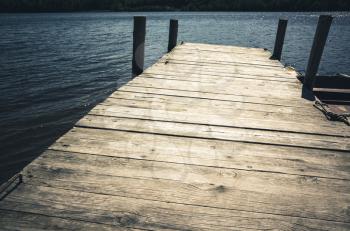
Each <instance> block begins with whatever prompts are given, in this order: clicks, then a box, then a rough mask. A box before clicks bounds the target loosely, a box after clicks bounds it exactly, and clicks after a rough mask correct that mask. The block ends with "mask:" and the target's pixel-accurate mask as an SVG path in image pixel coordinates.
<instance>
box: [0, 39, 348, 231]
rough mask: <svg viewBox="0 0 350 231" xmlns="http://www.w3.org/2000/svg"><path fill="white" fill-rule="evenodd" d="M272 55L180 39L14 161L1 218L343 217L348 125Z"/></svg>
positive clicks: (155, 225)
mask: <svg viewBox="0 0 350 231" xmlns="http://www.w3.org/2000/svg"><path fill="white" fill-rule="evenodd" d="M270 55H271V54H270V53H269V52H268V51H265V50H263V49H257V48H242V47H234V46H218V45H205V44H192V43H185V44H183V45H179V46H177V47H176V48H175V49H174V50H173V51H172V52H171V53H169V54H166V55H165V56H164V57H163V58H161V59H160V60H159V61H158V62H157V63H156V64H154V65H153V66H152V67H150V68H148V69H147V70H145V72H144V73H143V74H142V75H140V76H138V77H136V78H135V79H133V80H132V81H130V82H129V83H128V84H126V85H124V86H123V87H121V88H120V89H119V90H117V91H116V92H114V93H113V94H112V95H111V96H110V97H108V98H107V99H106V100H105V101H104V102H102V103H100V104H99V105H97V106H96V107H95V108H94V109H92V110H91V111H90V113H89V114H88V115H86V116H85V117H84V118H82V119H81V120H80V121H79V122H78V123H77V124H76V125H75V126H74V128H72V129H71V130H70V131H69V132H68V133H67V134H65V135H64V136H62V137H61V138H60V139H59V140H57V142H56V143H54V144H53V145H52V146H51V147H50V148H49V149H48V150H47V151H46V152H44V153H43V154H42V155H41V156H40V157H39V158H37V159H36V160H35V161H34V162H32V163H31V164H30V165H28V166H27V167H26V168H25V169H24V170H23V172H22V174H23V181H24V182H23V183H21V184H19V185H18V186H17V187H16V188H15V189H14V190H13V191H12V192H10V193H9V194H8V195H7V196H6V197H5V198H4V199H3V200H2V201H1V202H0V229H1V230H2V229H4V230H13V229H16V228H17V229H19V230H25V229H43V230H48V229H74V230H79V229H81V230H124V229H125V230H126V229H134V230H139V229H146V230H147V229H150V230H162V229H177V230H349V229H350V153H349V151H350V138H349V137H350V129H349V127H348V126H346V125H344V124H343V123H340V122H330V121H327V120H326V119H325V117H324V116H323V115H322V114H321V112H319V111H318V110H317V109H316V108H314V107H313V106H312V105H313V102H311V101H308V100H305V99H303V98H302V97H301V92H302V86H301V84H300V83H299V81H298V80H297V79H296V76H297V73H296V72H295V71H294V70H291V69H286V68H284V67H283V65H282V64H281V63H280V62H278V61H273V60H270V59H269V57H270Z"/></svg>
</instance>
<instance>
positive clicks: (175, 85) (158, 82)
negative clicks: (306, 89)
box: [127, 78, 301, 98]
mask: <svg viewBox="0 0 350 231" xmlns="http://www.w3.org/2000/svg"><path fill="white" fill-rule="evenodd" d="M226 84H227V87H224V86H225V85H226ZM127 85H128V86H140V87H157V88H161V89H179V90H187V91H201V92H210V93H216V92H222V93H224V94H230V93H231V94H232V93H234V94H237V95H246V96H265V97H271V98H296V97H300V94H301V93H300V91H301V89H300V91H296V90H295V87H294V86H288V85H287V86H282V88H280V89H271V86H268V85H267V83H264V84H261V85H253V84H246V85H243V86H241V87H239V88H237V85H234V84H230V83H229V82H226V81H222V82H213V83H196V82H188V81H181V80H170V79H155V78H147V79H143V78H136V79H134V80H132V81H130V82H129V83H128V84H127Z"/></svg>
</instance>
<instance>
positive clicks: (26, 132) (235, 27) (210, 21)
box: [0, 12, 350, 182]
mask: <svg viewBox="0 0 350 231" xmlns="http://www.w3.org/2000/svg"><path fill="white" fill-rule="evenodd" d="M332 14H333V15H335V16H336V19H335V20H334V23H333V25H332V29H331V32H330V35H329V40H328V43H327V47H326V49H325V53H324V56H323V61H322V63H321V67H320V72H321V73H323V74H334V73H338V72H343V73H348V74H350V70H349V67H350V13H348V12H347V13H344V12H343V13H332ZM134 15H135V13H57V14H56V13H52V14H0V182H1V181H3V180H4V179H6V178H8V177H9V176H11V175H12V174H14V173H16V172H17V171H19V170H20V169H21V168H22V167H24V166H25V165H26V164H27V163H28V162H30V161H31V160H33V159H34V158H35V157H36V156H38V155H39V154H40V153H41V152H42V151H43V150H45V148H46V147H47V146H49V145H50V144H51V143H53V142H54V141H55V139H57V138H58V137H59V136H60V135H62V134H63V133H65V132H66V131H67V130H69V129H70V128H71V127H72V126H73V124H74V123H75V122H76V121H77V120H78V119H79V118H81V117H82V116H83V115H84V114H86V113H87V112H88V111H89V110H90V109H91V108H92V107H93V106H94V105H96V104H97V103H98V102H100V101H101V100H103V99H104V98H105V97H107V96H108V95H109V94H110V93H111V92H113V91H114V90H115V89H117V88H118V87H119V86H121V85H122V84H123V83H125V82H127V81H128V80H129V79H130V76H131V75H130V72H131V50H132V49H131V48H132V43H131V41H132V37H131V36H132V16H134ZM142 15H147V16H148V22H147V23H148V25H147V26H148V28H147V44H146V66H149V65H151V64H152V63H154V62H155V61H156V60H157V59H158V58H159V57H160V56H162V54H163V53H164V52H165V51H166V47H167V36H168V20H169V19H170V18H177V19H179V24H180V28H179V40H182V41H188V42H190V41H191V42H202V43H216V44H232V45H239V46H251V47H266V48H268V49H270V50H271V49H272V48H273V44H274V39H275V33H276V27H277V23H278V18H279V17H281V16H284V17H287V18H288V19H289V25H288V30H287V35H286V43H285V49H284V51H283V62H284V63H287V64H289V65H293V66H295V67H296V68H297V69H298V70H301V71H302V70H304V69H305V66H306V64H307V58H308V53H309V50H310V48H311V44H312V39H313V35H314V31H315V28H316V23H317V19H318V15H319V13H142Z"/></svg>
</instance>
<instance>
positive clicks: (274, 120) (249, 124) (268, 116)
mask: <svg viewBox="0 0 350 231" xmlns="http://www.w3.org/2000/svg"><path fill="white" fill-rule="evenodd" d="M89 114H91V115H100V116H112V117H125V118H134V119H148V120H158V121H173V122H177V123H195V124H203V125H214V126H226V127H236V128H250V129H259V130H271V131H285V132H294V133H295V132H297V133H305V134H318V135H329V136H337V137H349V135H350V131H349V129H347V127H345V126H343V124H341V123H337V122H335V121H333V122H332V121H331V122H329V123H328V121H327V119H325V118H324V119H323V121H321V120H319V121H317V120H316V119H315V120H312V118H310V119H309V120H308V121H303V122H299V120H298V118H297V117H296V116H293V117H289V116H288V115H281V114H277V115H276V114H273V113H268V112H250V111H237V112H236V113H235V114H232V115H227V114H215V113H212V114H209V113H208V114H206V116H203V112H201V111H197V112H196V111H194V110H190V109H188V110H181V109H179V110H178V111H170V110H167V109H166V108H159V109H150V108H137V107H123V106H116V105H114V106H111V105H106V106H105V105H103V104H100V105H98V106H96V107H95V108H94V109H92V110H91V112H90V113H89ZM299 118H300V117H299ZM315 121H317V122H318V123H319V124H318V126H315ZM334 128H337V129H334Z"/></svg>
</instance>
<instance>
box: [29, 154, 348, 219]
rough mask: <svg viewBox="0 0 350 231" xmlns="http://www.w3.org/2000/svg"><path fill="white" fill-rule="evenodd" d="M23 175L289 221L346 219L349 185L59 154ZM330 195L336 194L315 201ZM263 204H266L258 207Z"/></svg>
mask: <svg viewBox="0 0 350 231" xmlns="http://www.w3.org/2000/svg"><path fill="white" fill-rule="evenodd" d="M81 163H84V166H83V167H81ZM116 166H118V168H117V169H116ZM179 172H180V174H179ZM25 175H26V177H28V178H26V177H25V182H29V183H30V184H35V185H45V186H50V187H55V188H56V187H57V188H66V189H72V190H77V191H84V192H93V193H97V194H102V193H104V194H109V195H116V196H122V197H130V198H138V199H145V200H154V199H155V198H157V199H156V200H157V201H163V202H171V203H185V204H188V205H195V206H204V207H215V208H222V209H232V210H244V211H250V212H263V213H269V214H275V215H279V214H281V215H285V216H294V217H295V216H302V217H307V218H316V219H327V220H339V221H343V220H346V221H347V220H348V219H350V217H348V216H347V215H346V213H344V215H343V216H341V215H339V214H343V211H342V210H343V207H344V204H348V203H349V201H350V197H349V196H350V195H349V194H348V192H349V190H350V188H349V187H350V186H349V184H348V183H349V181H343V180H335V179H318V178H312V177H301V176H290V175H285V174H275V173H262V172H251V171H242V170H235V171H232V170H228V169H219V168H213V167H200V166H194V165H191V166H189V165H183V164H174V163H161V162H153V161H141V160H133V159H119V158H110V157H102V156H94V155H86V154H78V153H62V152H57V153H52V152H50V153H48V154H46V155H45V156H44V157H43V158H42V159H41V160H39V161H36V162H35V163H34V164H32V165H31V167H29V168H27V169H26V171H25ZM316 181H317V183H316ZM95 185H99V187H96V186H95ZM332 193H336V195H333V196H329V197H327V198H324V199H323V200H322V201H321V202H320V201H319V202H317V201H318V200H320V198H322V197H323V196H324V195H325V194H327V195H330V194H332ZM174 195H176V196H174ZM242 197H244V198H245V199H243V200H242ZM335 197H336V200H335ZM184 198H186V200H184ZM272 198H273V199H272ZM262 201H264V202H265V203H263V204H261V203H259V202H262ZM291 201H294V203H291ZM334 201H336V202H334ZM286 207H289V209H286ZM329 214H336V215H335V216H334V217H332V216H329Z"/></svg>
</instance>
